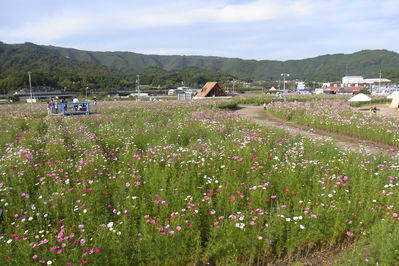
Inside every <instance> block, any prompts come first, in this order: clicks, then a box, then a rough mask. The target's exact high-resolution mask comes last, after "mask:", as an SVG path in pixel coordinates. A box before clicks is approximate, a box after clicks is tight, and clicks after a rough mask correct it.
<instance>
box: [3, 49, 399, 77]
mask: <svg viewBox="0 0 399 266" xmlns="http://www.w3.org/2000/svg"><path fill="white" fill-rule="evenodd" d="M18 53H22V54H19V55H18V56H17V55H16V54H18ZM61 66H62V67H61ZM104 66H106V67H108V68H106V67H104ZM147 67H156V68H160V69H164V70H179V69H184V68H187V67H196V68H200V69H205V70H207V71H214V72H220V73H228V74H230V75H235V76H238V77H246V78H250V79H255V80H279V79H281V76H280V75H281V73H290V75H291V77H292V78H298V79H303V80H317V81H329V80H331V81H334V80H341V77H342V76H343V75H362V76H364V77H378V73H379V72H380V71H382V73H383V76H384V77H388V76H389V77H388V78H393V79H394V80H395V79H396V80H399V54H398V53H395V52H392V51H387V50H364V51H360V52H356V53H353V54H334V55H323V56H318V57H314V58H309V59H302V60H288V61H275V60H274V61H273V60H244V59H239V58H224V57H215V56H184V55H168V56H166V55H144V54H138V53H133V52H91V51H82V50H77V49H71V48H62V47H55V46H40V45H34V44H31V43H25V44H14V45H9V44H4V43H0V71H1V72H2V73H4V72H3V71H8V72H9V71H16V70H19V71H27V70H29V69H32V68H39V69H40V70H41V71H42V72H54V71H64V72H65V71H66V72H68V71H75V72H80V73H82V71H83V72H84V71H88V72H91V73H92V72H93V70H94V71H97V70H95V69H97V68H98V71H97V72H98V73H109V72H110V71H123V72H125V73H126V72H133V71H138V70H141V69H144V68H147ZM88 69H89V70H88ZM110 69H113V70H110Z"/></svg>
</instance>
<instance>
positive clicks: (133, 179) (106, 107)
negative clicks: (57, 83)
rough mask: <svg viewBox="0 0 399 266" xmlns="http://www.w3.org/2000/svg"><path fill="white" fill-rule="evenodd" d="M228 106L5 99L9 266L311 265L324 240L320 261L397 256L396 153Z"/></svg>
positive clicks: (0, 198) (390, 260) (2, 200)
mask: <svg viewBox="0 0 399 266" xmlns="http://www.w3.org/2000/svg"><path fill="white" fill-rule="evenodd" d="M287 103H288V102H286V103H279V104H287ZM223 104H224V105H228V104H226V103H223ZM276 104H277V103H276ZM218 106H220V103H218V102H214V101H206V102H192V101H190V102H177V101H169V102H101V103H98V112H97V113H96V114H93V115H90V116H69V117H47V116H46V113H47V111H46V109H45V106H44V105H33V106H30V105H3V106H0V129H1V133H2V137H1V139H0V150H1V161H0V208H1V209H2V210H3V214H2V216H3V219H2V221H1V223H0V262H1V264H2V265H26V264H47V265H50V264H54V265H80V264H89V265H197V264H199V265H204V264H211V265H227V264H232V265H237V264H242V265H252V264H260V265H265V264H275V263H286V264H297V265H301V262H303V261H304V260H306V259H307V258H308V257H311V254H312V253H313V252H322V251H323V250H334V252H335V254H338V256H334V257H331V258H329V257H327V258H326V259H325V260H324V261H323V263H324V264H331V263H334V264H346V265H348V264H351V265H359V264H372V265H375V264H376V263H378V264H379V265H394V264H397V263H398V261H399V253H398V250H399V237H398V235H399V234H398V233H399V229H398V228H399V227H398V226H397V225H398V224H397V223H398V213H399V209H398V207H399V206H397V203H398V202H399V201H398V200H399V191H396V190H397V188H396V186H397V185H398V184H399V182H398V181H397V179H398V177H399V176H398V168H399V162H398V159H397V158H393V157H388V156H384V155H383V154H381V155H376V154H369V153H366V152H362V153H353V152H350V151H347V150H343V149H341V148H339V147H337V146H334V145H332V144H330V143H327V142H316V143H314V142H312V141H309V140H307V139H306V138H304V137H301V136H296V137H291V136H288V135H286V133H284V132H283V131H279V130H271V129H268V128H266V127H260V126H257V125H255V124H252V123H250V122H249V121H246V120H243V119H242V118H240V117H238V116H237V115H236V114H235V113H234V112H232V111H228V110H227V109H220V108H218ZM276 106H277V105H276ZM283 108H291V107H289V105H285V106H284V105H283V106H282V107H281V109H283ZM284 110H285V109H284ZM282 112H283V111H282ZM25 115H26V117H25V118H24V116H25ZM396 127H397V126H396ZM382 141H385V140H382ZM396 231H398V232H396ZM348 246H349V247H351V248H348V249H346V248H345V247H348Z"/></svg>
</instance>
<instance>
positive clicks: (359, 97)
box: [348, 93, 371, 102]
mask: <svg viewBox="0 0 399 266" xmlns="http://www.w3.org/2000/svg"><path fill="white" fill-rule="evenodd" d="M369 101H371V98H370V97H369V96H367V95H366V94H363V93H359V94H357V95H355V96H353V97H352V98H350V99H349V100H348V102H369Z"/></svg>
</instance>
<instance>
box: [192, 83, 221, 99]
mask: <svg viewBox="0 0 399 266" xmlns="http://www.w3.org/2000/svg"><path fill="white" fill-rule="evenodd" d="M212 96H227V93H226V92H225V91H224V90H223V88H222V87H220V86H219V84H218V83H217V82H207V83H206V84H205V85H204V87H202V89H201V92H200V93H198V94H197V95H196V96H195V97H212Z"/></svg>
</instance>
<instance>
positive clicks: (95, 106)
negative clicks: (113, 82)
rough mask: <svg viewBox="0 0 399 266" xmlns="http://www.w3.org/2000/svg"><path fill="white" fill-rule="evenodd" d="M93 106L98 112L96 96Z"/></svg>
mask: <svg viewBox="0 0 399 266" xmlns="http://www.w3.org/2000/svg"><path fill="white" fill-rule="evenodd" d="M93 107H94V112H95V113H97V99H96V97H94V99H93Z"/></svg>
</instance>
